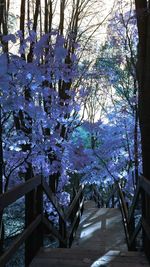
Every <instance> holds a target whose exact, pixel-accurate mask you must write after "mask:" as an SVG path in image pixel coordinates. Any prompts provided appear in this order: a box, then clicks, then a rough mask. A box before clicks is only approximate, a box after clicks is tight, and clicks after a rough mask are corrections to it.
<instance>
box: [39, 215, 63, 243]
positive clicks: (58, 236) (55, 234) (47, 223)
mask: <svg viewBox="0 0 150 267" xmlns="http://www.w3.org/2000/svg"><path fill="white" fill-rule="evenodd" d="M42 222H43V224H44V225H45V226H46V227H47V228H48V230H49V231H50V232H51V234H52V235H54V236H55V237H56V238H58V240H60V241H61V242H62V243H63V244H64V245H66V242H65V240H63V238H62V237H61V235H60V234H59V232H58V231H57V230H56V229H55V228H54V227H53V225H52V223H51V222H50V221H49V220H48V219H47V218H46V217H45V216H43V218H42Z"/></svg>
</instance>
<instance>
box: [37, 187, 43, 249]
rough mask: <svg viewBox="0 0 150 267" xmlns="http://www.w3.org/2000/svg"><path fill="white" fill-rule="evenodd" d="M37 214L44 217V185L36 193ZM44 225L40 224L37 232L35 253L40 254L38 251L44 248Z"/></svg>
mask: <svg viewBox="0 0 150 267" xmlns="http://www.w3.org/2000/svg"><path fill="white" fill-rule="evenodd" d="M36 213H37V216H38V215H41V216H43V188H42V183H41V184H40V185H39V186H38V187H37V192H36ZM43 235H44V233H43V223H42V221H41V223H40V224H39V226H38V227H37V230H36V237H37V238H36V239H37V240H36V249H35V253H37V252H38V250H39V249H40V248H41V247H42V246H43V237H44V236H43Z"/></svg>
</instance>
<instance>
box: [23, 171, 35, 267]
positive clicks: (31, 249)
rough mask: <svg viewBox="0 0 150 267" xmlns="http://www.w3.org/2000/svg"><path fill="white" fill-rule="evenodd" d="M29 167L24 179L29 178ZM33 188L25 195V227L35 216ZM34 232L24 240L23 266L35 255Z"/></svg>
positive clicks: (27, 264)
mask: <svg viewBox="0 0 150 267" xmlns="http://www.w3.org/2000/svg"><path fill="white" fill-rule="evenodd" d="M31 177H32V176H31V172H30V167H29V168H28V169H27V173H26V181H27V180H29V179H30V178H31ZM35 193H36V192H35V190H32V191H30V192H29V193H28V194H26V195H25V228H27V227H28V226H29V225H30V224H31V223H32V221H33V220H34V218H35V214H36V198H35V197H36V194H35ZM35 248H36V234H35V231H33V232H32V234H31V235H30V236H29V237H28V238H27V239H26V241H25V266H26V267H28V266H29V264H30V262H31V261H32V259H33V258H34V256H35Z"/></svg>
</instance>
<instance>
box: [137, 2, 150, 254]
mask: <svg viewBox="0 0 150 267" xmlns="http://www.w3.org/2000/svg"><path fill="white" fill-rule="evenodd" d="M135 5H136V16H137V26H138V35H139V44H138V64H137V71H138V82H139V121H140V131H141V144H142V162H143V175H144V176H145V177H146V178H147V179H148V180H150V168H149V162H150V140H149V136H150V75H149V73H150V34H149V32H150V6H149V1H146V0H143V1H141V0H135ZM143 216H144V217H145V218H146V219H147V221H148V222H149V223H150V199H149V198H148V196H143ZM144 246H145V251H146V253H147V254H148V255H149V246H150V241H149V240H148V238H147V237H146V233H145V232H144Z"/></svg>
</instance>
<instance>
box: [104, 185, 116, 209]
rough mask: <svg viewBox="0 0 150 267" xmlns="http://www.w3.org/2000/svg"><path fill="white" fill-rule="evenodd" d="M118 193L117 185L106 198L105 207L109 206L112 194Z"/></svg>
mask: <svg viewBox="0 0 150 267" xmlns="http://www.w3.org/2000/svg"><path fill="white" fill-rule="evenodd" d="M117 191H118V184H117V185H115V187H114V188H113V190H112V191H111V193H110V195H109V197H108V198H107V200H106V201H105V203H106V205H108V204H109V201H110V200H111V198H112V197H113V196H114V194H115V193H116V192H117Z"/></svg>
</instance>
